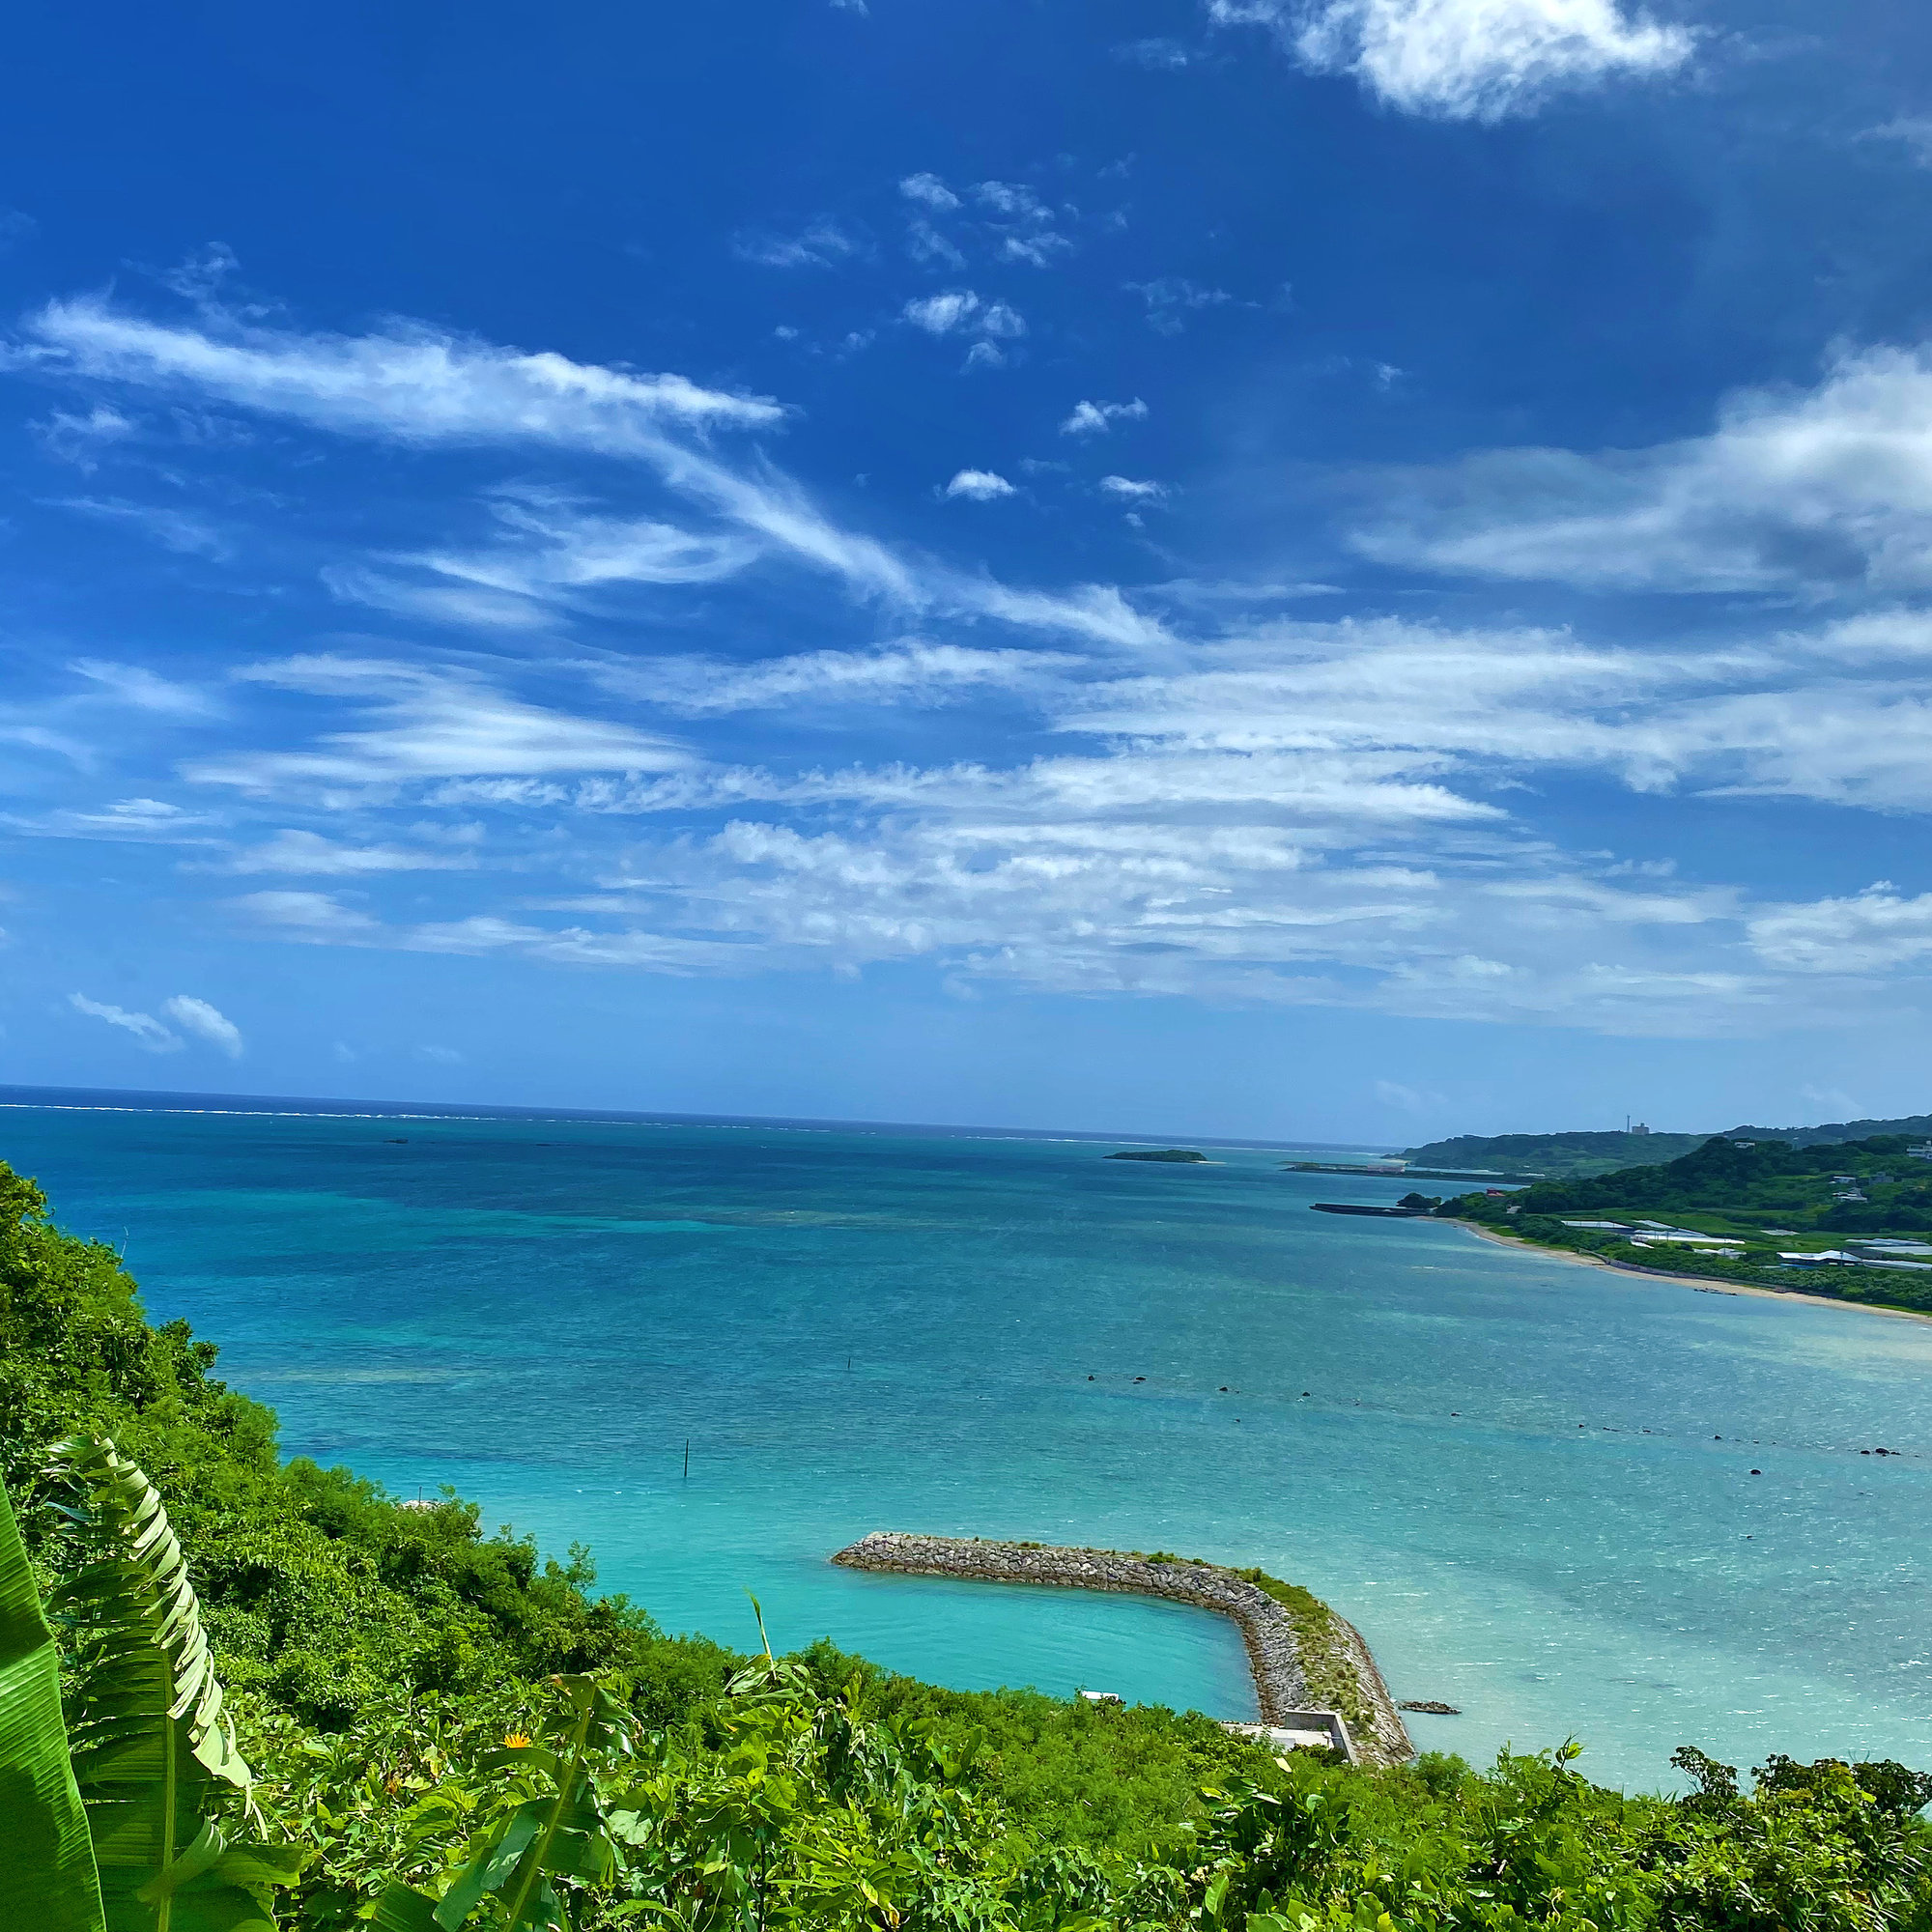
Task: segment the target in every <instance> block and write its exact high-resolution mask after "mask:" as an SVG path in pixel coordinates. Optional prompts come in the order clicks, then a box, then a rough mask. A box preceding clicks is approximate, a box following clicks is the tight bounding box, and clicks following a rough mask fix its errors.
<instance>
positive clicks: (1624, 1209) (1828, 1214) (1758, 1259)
mask: <svg viewBox="0 0 1932 1932" xmlns="http://www.w3.org/2000/svg"><path fill="white" fill-rule="evenodd" d="M1912 1145H1914V1143H1913V1141H1912V1140H1911V1139H1910V1138H1909V1137H1908V1136H1905V1135H1899V1134H1888V1135H1881V1136H1878V1137H1877V1138H1874V1139H1870V1140H1863V1141H1845V1142H1816V1143H1813V1144H1811V1145H1809V1146H1806V1147H1793V1146H1791V1145H1790V1144H1789V1143H1788V1142H1785V1141H1776V1140H1765V1141H1750V1140H1748V1139H1734V1138H1732V1137H1731V1136H1729V1135H1722V1134H1719V1135H1717V1136H1714V1137H1713V1138H1712V1139H1710V1140H1708V1141H1706V1142H1704V1143H1703V1144H1702V1146H1700V1147H1699V1148H1698V1149H1697V1150H1696V1151H1694V1152H1692V1153H1689V1154H1686V1155H1685V1156H1683V1158H1681V1159H1679V1160H1673V1161H1668V1162H1665V1163H1663V1164H1662V1165H1657V1166H1647V1167H1632V1168H1625V1169H1623V1170H1621V1171H1620V1172H1618V1173H1615V1174H1605V1175H1599V1176H1595V1177H1592V1178H1579V1179H1569V1180H1540V1181H1537V1182H1535V1183H1534V1184H1533V1185H1531V1186H1529V1187H1525V1188H1522V1189H1520V1190H1519V1191H1516V1192H1512V1193H1510V1194H1508V1195H1493V1194H1485V1193H1472V1194H1464V1195H1462V1196H1460V1197H1458V1198H1456V1199H1454V1200H1451V1201H1448V1202H1446V1203H1445V1204H1444V1205H1443V1206H1442V1208H1440V1209H1439V1210H1438V1211H1439V1212H1441V1213H1443V1214H1447V1215H1455V1216H1458V1217H1460V1218H1462V1219H1465V1220H1473V1221H1478V1222H1483V1223H1486V1224H1487V1225H1490V1226H1492V1227H1496V1228H1503V1229H1507V1230H1508V1231H1509V1232H1510V1233H1511V1234H1512V1235H1517V1236H1521V1237H1522V1238H1524V1239H1526V1240H1532V1241H1540V1242H1543V1243H1545V1244H1547V1245H1548V1246H1551V1247H1560V1248H1570V1249H1573V1250H1575V1251H1577V1253H1581V1254H1595V1255H1601V1256H1603V1257H1604V1258H1605V1259H1607V1260H1611V1261H1617V1262H1622V1263H1625V1264H1634V1265H1637V1266H1645V1267H1654V1268H1665V1269H1669V1270H1672V1271H1676V1272H1689V1273H1693V1274H1700V1275H1709V1276H1710V1277H1711V1278H1712V1279H1713V1280H1715V1281H1736V1282H1742V1283H1747V1284H1753V1285H1757V1286H1763V1287H1772V1288H1783V1289H1800V1290H1803V1291H1804V1292H1805V1293H1819V1294H1832V1295H1836V1296H1838V1297H1839V1298H1841V1299H1844V1300H1851V1301H1870V1302H1879V1303H1883V1304H1885V1305H1886V1306H1889V1307H1894V1308H1911V1309H1923V1310H1927V1311H1932V1272H1919V1271H1917V1270H1912V1269H1907V1268H1900V1267H1887V1266H1880V1265H1877V1261H1878V1260H1879V1259H1882V1257H1879V1256H1874V1257H1872V1258H1871V1264H1856V1265H1852V1264H1833V1265H1829V1266H1823V1267H1819V1266H1810V1265H1806V1264H1802V1263H1799V1264H1793V1263H1787V1262H1783V1261H1781V1260H1780V1259H1779V1257H1780V1255H1783V1254H1803V1253H1806V1252H1816V1251H1819V1250H1823V1249H1827V1248H1831V1247H1833V1246H1834V1244H1841V1243H1843V1242H1845V1241H1847V1240H1849V1241H1852V1242H1854V1243H1856V1242H1857V1241H1859V1240H1861V1239H1869V1238H1873V1237H1892V1236H1896V1237H1899V1238H1901V1239H1905V1240H1913V1239H1924V1238H1926V1237H1927V1236H1932V1162H1928V1161H1925V1160H1921V1159H1915V1158H1914V1157H1913V1156H1912V1155H1911V1154H1909V1153H1908V1152H1907V1151H1906V1150H1907V1149H1908V1148H1909V1147H1911V1146H1912ZM1847 1195H1857V1196H1859V1197H1861V1198H1859V1199H1844V1198H1840V1197H1842V1196H1847ZM1644 1220H1650V1221H1662V1222H1664V1223H1665V1224H1667V1227H1668V1228H1669V1229H1671V1230H1676V1231H1683V1232H1690V1233H1693V1234H1699V1235H1709V1236H1727V1237H1731V1238H1734V1239H1736V1240H1738V1241H1740V1242H1741V1243H1742V1246H1741V1247H1739V1248H1737V1249H1736V1250H1734V1251H1731V1252H1730V1253H1728V1254H1719V1253H1713V1252H1712V1251H1710V1250H1708V1249H1706V1250H1698V1249H1693V1248H1690V1247H1686V1246H1683V1245H1674V1244H1671V1243H1669V1242H1668V1241H1667V1240H1665V1241H1659V1242H1657V1243H1656V1244H1655V1245H1638V1244H1637V1241H1636V1240H1634V1239H1633V1237H1632V1234H1631V1233H1629V1232H1625V1231H1624V1229H1625V1228H1632V1229H1634V1227H1635V1224H1637V1223H1639V1222H1641V1221H1644ZM1570 1221H1606V1222H1620V1223H1622V1224H1624V1228H1619V1227H1596V1228H1592V1227H1571V1226H1568V1225H1567V1223H1568V1222H1570ZM1635 1232H1636V1233H1637V1235H1638V1237H1639V1238H1646V1237H1645V1236H1643V1234H1642V1231H1641V1230H1640V1229H1636V1230H1635ZM1918 1259H1919V1260H1932V1256H1920V1257H1918Z"/></svg>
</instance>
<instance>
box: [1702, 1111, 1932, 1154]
mask: <svg viewBox="0 0 1932 1932" xmlns="http://www.w3.org/2000/svg"><path fill="white" fill-rule="evenodd" d="M1893 1134H1905V1135H1907V1136H1909V1137H1910V1138H1911V1139H1913V1140H1918V1141H1922V1140H1924V1139H1926V1138H1927V1137H1928V1136H1932V1114H1907V1115H1905V1116H1904V1117H1903V1118H1902V1119H1899V1120H1896V1121H1835V1122H1832V1123H1830V1124H1829V1125H1827V1126H1822V1127H1733V1128H1732V1129H1731V1138H1733V1139H1737V1140H1779V1141H1789V1142H1790V1143H1791V1145H1792V1146H1793V1147H1817V1146H1820V1145H1822V1144H1823V1143H1825V1142H1828V1141H1866V1140H1880V1139H1885V1138H1888V1137H1889V1136H1891V1135H1893Z"/></svg>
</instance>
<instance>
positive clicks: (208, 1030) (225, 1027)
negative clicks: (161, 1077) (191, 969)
mask: <svg viewBox="0 0 1932 1932" xmlns="http://www.w3.org/2000/svg"><path fill="white" fill-rule="evenodd" d="M161 1010H162V1011H163V1012H164V1013H166V1014H167V1016H168V1017H169V1019H171V1020H173V1021H174V1023H175V1024H176V1025H177V1026H178V1027H180V1028H181V1029H182V1031H183V1032H184V1033H191V1034H196V1035H199V1036H200V1037H201V1038H203V1039H205V1040H207V1041H208V1043H209V1044H210V1045H211V1046H217V1047H219V1048H220V1049H221V1051H222V1052H223V1053H225V1054H226V1055H227V1056H228V1057H229V1059H230V1060H240V1059H241V1028H240V1027H238V1026H237V1025H236V1024H235V1022H234V1021H233V1020H231V1019H229V1018H228V1017H227V1016H226V1015H225V1014H223V1013H222V1012H220V1011H219V1010H217V1009H215V1008H213V1007H212V1006H210V1005H209V1003H208V1002H207V1001H206V1000H197V999H195V998H194V997H193V995H192V994H189V993H177V994H176V995H175V996H174V998H173V999H171V1000H169V1001H168V1003H167V1004H166V1005H165V1006H164V1007H162V1009H161Z"/></svg>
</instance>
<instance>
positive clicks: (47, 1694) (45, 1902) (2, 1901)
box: [0, 1489, 102, 1932]
mask: <svg viewBox="0 0 1932 1932" xmlns="http://www.w3.org/2000/svg"><path fill="white" fill-rule="evenodd" d="M0 1924H5V1925H23V1926H33V1927H34V1928H36V1932H102V1918H101V1910H100V1883H99V1879H98V1878H97V1876H96V1874H95V1869H94V1842H93V1840H92V1838H90V1837H89V1835H88V1830H87V1814H86V1813H85V1812H84V1811H83V1810H82V1809H81V1803H80V1792H79V1791H78V1789H77V1788H76V1787H75V1785H74V1781H73V1767H72V1764H71V1761H70V1759H69V1756H68V1743H67V1726H66V1725H65V1724H64V1723H63V1722H62V1721H61V1696H60V1656H59V1653H58V1652H57V1651H56V1650H55V1648H54V1637H53V1632H52V1631H50V1630H49V1629H48V1628H47V1620H46V1616H45V1614H44V1613H43V1610H42V1608H41V1595H40V1591H39V1590H38V1589H37V1588H36V1587H35V1584H34V1573H33V1571H32V1570H31V1569H30V1568H29V1567H28V1564H27V1552H26V1549H25V1548H23V1547H22V1545H21V1542H20V1531H19V1527H18V1525H17V1524H16V1523H15V1522H14V1509H13V1505H12V1504H11V1503H10V1502H9V1501H8V1499H7V1492H6V1491H5V1489H0Z"/></svg>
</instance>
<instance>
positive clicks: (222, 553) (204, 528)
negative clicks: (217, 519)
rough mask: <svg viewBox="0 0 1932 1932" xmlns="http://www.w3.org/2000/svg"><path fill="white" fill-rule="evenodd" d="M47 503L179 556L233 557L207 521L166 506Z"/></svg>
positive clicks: (109, 500) (102, 500) (71, 500)
mask: <svg viewBox="0 0 1932 1932" xmlns="http://www.w3.org/2000/svg"><path fill="white" fill-rule="evenodd" d="M48 500H49V501H50V503H51V504H52V506H53V507H54V508H55V509H57V510H77V511H79V513H80V514H81V515H82V516H84V517H98V518H99V519H100V520H101V521H102V522H105V523H118V524H128V525H131V526H133V527H134V528H135V529H138V530H141V531H144V532H145V533H146V534H147V535H148V536H151V537H152V538H154V540H155V541H156V543H157V544H159V545H160V546H161V548H162V549H163V550H171V551H173V552H174V553H175V554H177V555H178V556H205V557H207V558H209V559H210V560H211V561H212V562H214V563H223V562H226V561H227V559H228V558H229V557H230V556H232V555H233V554H234V550H233V547H232V546H231V545H230V543H229V542H228V539H227V538H226V537H224V536H223V535H222V534H221V532H220V531H219V530H217V529H216V528H215V527H214V526H213V524H211V523H210V522H209V521H208V520H207V519H206V518H205V517H197V516H195V515H194V514H193V513H192V512H191V511H187V510H177V509H175V508H173V507H172V506H171V505H169V504H166V503H129V502H126V501H124V500H123V499H121V498H120V497H50V498H49V499H48Z"/></svg>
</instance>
